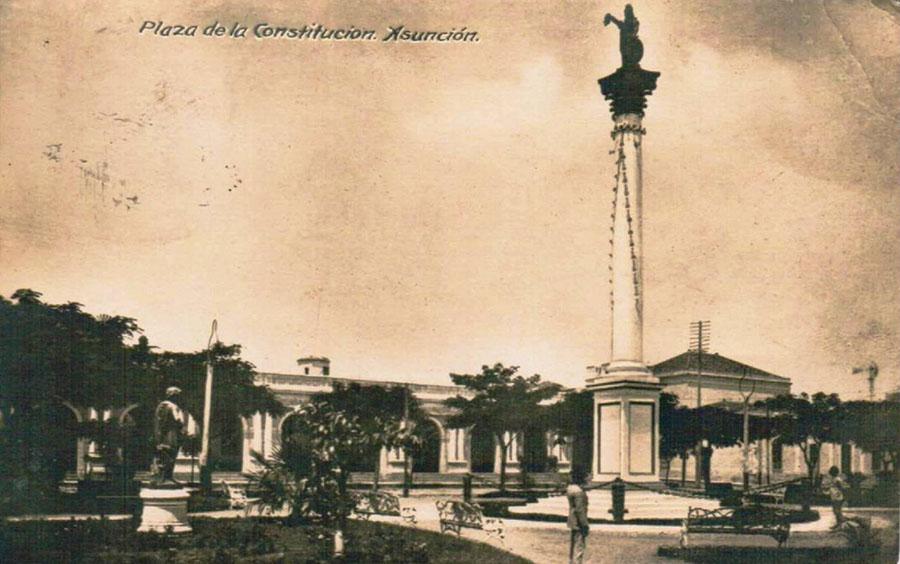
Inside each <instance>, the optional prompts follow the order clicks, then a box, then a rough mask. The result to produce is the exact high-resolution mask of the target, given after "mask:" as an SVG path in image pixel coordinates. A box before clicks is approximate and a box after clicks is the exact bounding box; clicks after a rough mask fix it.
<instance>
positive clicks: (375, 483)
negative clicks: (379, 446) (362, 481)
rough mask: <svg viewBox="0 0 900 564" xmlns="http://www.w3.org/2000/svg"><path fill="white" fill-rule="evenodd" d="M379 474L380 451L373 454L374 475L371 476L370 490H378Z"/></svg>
mask: <svg viewBox="0 0 900 564" xmlns="http://www.w3.org/2000/svg"><path fill="white" fill-rule="evenodd" d="M380 474H381V450H379V451H378V453H376V454H375V473H374V474H373V475H372V489H373V490H376V491H377V490H378V477H379V475H380Z"/></svg>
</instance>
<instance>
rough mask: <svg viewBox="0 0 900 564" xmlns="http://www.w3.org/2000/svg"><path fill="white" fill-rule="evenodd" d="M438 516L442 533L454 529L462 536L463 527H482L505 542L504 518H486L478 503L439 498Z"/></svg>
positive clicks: (436, 503)
mask: <svg viewBox="0 0 900 564" xmlns="http://www.w3.org/2000/svg"><path fill="white" fill-rule="evenodd" d="M434 503H435V505H436V506H437V511H438V518H439V519H440V523H441V533H444V532H445V531H453V532H455V533H456V536H460V535H461V533H462V529H463V528H469V529H480V530H482V531H484V532H485V533H487V536H488V537H489V538H490V537H496V538H497V539H498V540H499V541H500V543H501V544H505V542H504V541H505V538H506V537H505V536H504V534H503V520H502V519H493V518H485V516H484V513H483V511H482V509H481V506H480V505H478V504H477V503H469V502H466V501H461V500H456V499H448V500H437V501H435V502H434Z"/></svg>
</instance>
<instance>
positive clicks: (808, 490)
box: [799, 444, 815, 513]
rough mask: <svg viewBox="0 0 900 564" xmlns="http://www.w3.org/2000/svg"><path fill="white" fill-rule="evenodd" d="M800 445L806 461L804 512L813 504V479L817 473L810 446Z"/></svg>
mask: <svg viewBox="0 0 900 564" xmlns="http://www.w3.org/2000/svg"><path fill="white" fill-rule="evenodd" d="M799 446H800V451H801V452H802V453H803V462H805V463H806V484H805V485H804V488H803V499H802V507H801V509H802V510H803V512H804V513H806V512H808V511H809V510H810V506H811V505H812V491H813V479H814V474H815V463H814V462H813V461H812V453H811V452H810V447H808V446H807V447H806V448H804V447H803V445H802V444H801V445H799Z"/></svg>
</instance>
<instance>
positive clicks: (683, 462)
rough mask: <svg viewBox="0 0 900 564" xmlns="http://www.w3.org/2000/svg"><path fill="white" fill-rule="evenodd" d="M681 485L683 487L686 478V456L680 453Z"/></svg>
mask: <svg viewBox="0 0 900 564" xmlns="http://www.w3.org/2000/svg"><path fill="white" fill-rule="evenodd" d="M680 458H681V487H682V488H683V487H684V484H685V482H686V480H687V456H685V455H681V457H680Z"/></svg>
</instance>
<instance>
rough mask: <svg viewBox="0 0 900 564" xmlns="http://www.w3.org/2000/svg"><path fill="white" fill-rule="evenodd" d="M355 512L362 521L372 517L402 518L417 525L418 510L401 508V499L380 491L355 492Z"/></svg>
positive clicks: (353, 495) (353, 494)
mask: <svg viewBox="0 0 900 564" xmlns="http://www.w3.org/2000/svg"><path fill="white" fill-rule="evenodd" d="M351 495H352V497H353V504H354V505H353V512H354V513H356V514H357V515H358V516H359V517H360V518H361V519H363V520H365V521H368V520H369V517H371V516H372V515H386V516H389V517H400V518H401V519H403V521H405V522H407V523H410V524H415V522H416V508H415V507H401V506H400V498H398V497H397V496H395V495H393V494H390V493H387V492H379V491H368V492H353V493H352V494H351Z"/></svg>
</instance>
